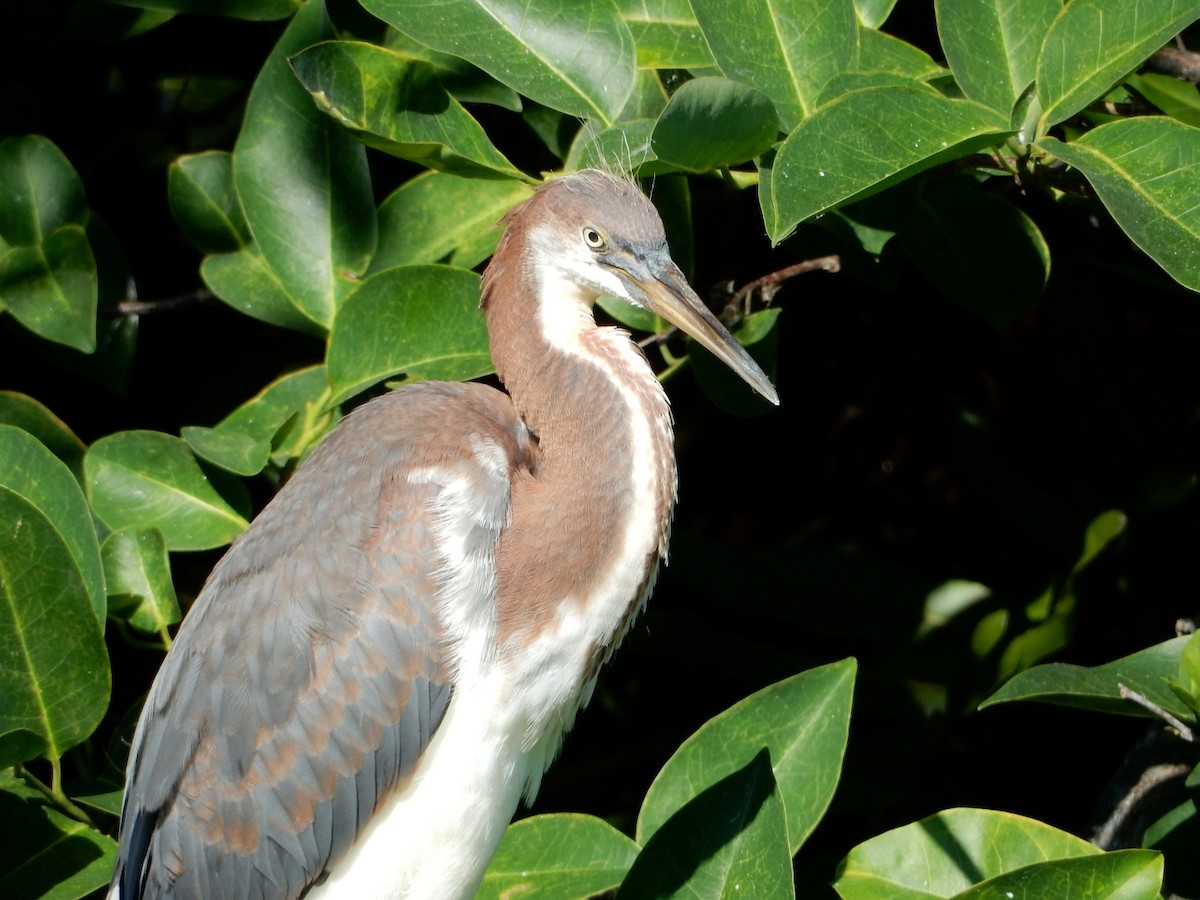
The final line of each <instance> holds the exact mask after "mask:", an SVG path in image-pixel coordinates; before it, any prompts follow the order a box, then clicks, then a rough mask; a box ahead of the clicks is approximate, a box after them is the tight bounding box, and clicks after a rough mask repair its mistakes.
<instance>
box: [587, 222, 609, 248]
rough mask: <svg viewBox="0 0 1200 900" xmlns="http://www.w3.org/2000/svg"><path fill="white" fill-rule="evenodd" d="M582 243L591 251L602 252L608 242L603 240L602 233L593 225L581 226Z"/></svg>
mask: <svg viewBox="0 0 1200 900" xmlns="http://www.w3.org/2000/svg"><path fill="white" fill-rule="evenodd" d="M582 234H583V242H584V243H585V244H587V245H588V246H589V247H591V248H592V249H593V250H603V249H604V248H605V247H607V246H608V241H607V240H605V237H604V232H602V231H601V230H600V229H599V228H597V227H595V226H594V225H584V226H583V231H582Z"/></svg>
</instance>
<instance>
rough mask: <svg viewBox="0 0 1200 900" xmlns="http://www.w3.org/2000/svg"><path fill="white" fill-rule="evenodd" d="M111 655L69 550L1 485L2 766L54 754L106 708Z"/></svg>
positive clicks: (73, 741) (45, 523) (85, 731)
mask: <svg viewBox="0 0 1200 900" xmlns="http://www.w3.org/2000/svg"><path fill="white" fill-rule="evenodd" d="M109 688H110V677H109V667H108V653H107V651H106V650H105V646H104V637H103V633H102V630H101V625H100V623H99V622H98V621H97V620H96V612H95V610H94V609H93V607H92V604H91V601H90V600H89V599H88V595H87V589H86V588H85V587H84V584H83V579H82V578H81V577H80V574H79V568H78V566H76V564H75V560H74V559H73V557H72V556H71V552H70V551H69V550H68V549H67V546H66V544H64V543H63V541H62V538H61V537H59V534H58V532H57V531H55V529H54V527H53V526H52V525H51V524H50V522H49V520H48V519H47V518H46V517H45V516H44V515H42V514H41V513H40V512H39V511H38V510H37V509H36V508H35V507H34V506H33V504H31V503H30V502H29V501H27V500H26V499H24V498H23V497H21V496H20V495H18V494H16V493H14V492H13V491H11V490H9V489H8V488H5V487H0V697H3V698H4V703H2V704H0V769H3V768H4V767H6V766H11V765H13V764H14V763H19V762H23V761H25V760H28V759H32V758H33V757H35V756H47V757H49V758H54V759H57V758H58V757H61V756H62V754H63V753H64V752H66V751H67V750H69V749H70V748H71V747H73V746H75V745H76V744H78V743H79V742H80V741H82V740H83V739H84V738H86V737H88V735H90V734H91V733H92V731H93V729H95V727H96V726H97V725H98V724H99V723H100V719H101V717H102V716H103V715H104V710H105V709H106V708H107V706H108V694H109Z"/></svg>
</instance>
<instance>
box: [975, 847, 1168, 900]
mask: <svg viewBox="0 0 1200 900" xmlns="http://www.w3.org/2000/svg"><path fill="white" fill-rule="evenodd" d="M1162 877H1163V858H1162V854H1159V853H1155V852H1154V851H1152V850H1116V851H1113V852H1112V853H1100V854H1096V855H1093V856H1080V857H1076V858H1073V859H1056V860H1053V861H1052V862H1044V863H1034V864H1033V865H1030V866H1025V867H1024V868H1021V869H1017V870H1016V871H1014V872H1007V873H1005V874H1004V875H998V876H997V877H995V878H989V879H988V880H987V881H985V882H983V883H982V884H979V885H976V886H975V887H973V888H969V889H968V890H965V891H963V892H962V893H961V894H956V895H955V898H954V900H1012V898H1014V897H1020V898H1021V900H1061V898H1065V897H1069V898H1070V900H1156V898H1157V897H1158V896H1159V893H1158V892H1159V889H1160V888H1161V887H1162Z"/></svg>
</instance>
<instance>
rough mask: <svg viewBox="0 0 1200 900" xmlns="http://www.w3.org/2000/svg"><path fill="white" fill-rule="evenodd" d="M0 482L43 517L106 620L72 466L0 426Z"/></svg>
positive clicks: (94, 545) (95, 552) (87, 514)
mask: <svg viewBox="0 0 1200 900" xmlns="http://www.w3.org/2000/svg"><path fill="white" fill-rule="evenodd" d="M0 486H3V487H6V488H8V489H9V490H11V491H12V492H13V493H15V494H17V495H18V496H19V497H21V498H23V499H24V500H25V501H27V502H28V503H30V504H31V505H32V506H33V507H34V508H35V509H36V510H37V511H38V512H40V513H41V514H42V515H43V516H45V517H46V521H47V522H48V523H49V524H50V526H51V527H52V528H53V529H54V531H55V533H56V534H57V535H58V537H59V539H60V540H61V541H62V542H63V544H64V545H65V546H66V547H67V550H68V551H69V552H70V554H71V558H72V560H73V561H74V563H75V566H76V568H78V570H79V574H80V577H81V578H82V579H83V585H84V588H85V590H86V591H87V594H88V597H89V599H90V601H91V605H92V609H93V611H94V612H95V614H96V621H97V622H101V623H102V622H103V621H104V608H105V607H104V593H105V591H104V569H103V567H102V566H101V564H100V542H99V541H98V540H97V538H96V529H95V527H94V526H93V525H92V515H91V511H90V510H89V509H88V505H87V500H85V499H84V496H83V491H82V490H81V489H80V487H79V483H78V482H77V481H76V480H75V476H74V475H72V474H71V471H70V469H68V468H67V467H66V465H65V464H64V463H63V462H62V461H60V460H59V459H58V458H57V457H56V456H54V454H53V453H51V452H50V451H49V450H48V449H47V448H46V447H45V446H43V445H42V443H41V442H40V441H39V440H37V438H35V437H33V436H32V435H30V434H29V433H27V432H25V431H22V430H21V429H19V428H15V427H13V426H12V425H0Z"/></svg>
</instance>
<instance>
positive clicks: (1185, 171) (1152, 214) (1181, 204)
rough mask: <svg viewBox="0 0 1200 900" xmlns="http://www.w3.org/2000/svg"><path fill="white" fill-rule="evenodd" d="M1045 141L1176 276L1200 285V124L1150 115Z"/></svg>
mask: <svg viewBox="0 0 1200 900" xmlns="http://www.w3.org/2000/svg"><path fill="white" fill-rule="evenodd" d="M1040 146H1041V147H1042V148H1043V149H1045V150H1046V151H1047V152H1049V153H1052V154H1054V155H1055V156H1057V157H1058V158H1059V159H1061V160H1063V161H1064V162H1067V163H1070V164H1071V165H1072V166H1074V167H1075V168H1076V169H1078V170H1079V171H1080V172H1082V173H1083V174H1084V175H1085V176H1086V177H1087V179H1088V181H1089V182H1091V184H1092V187H1094V188H1095V189H1096V193H1097V195H1099V197H1100V199H1101V200H1102V201H1103V202H1104V205H1105V206H1106V207H1108V211H1109V212H1110V213H1112V216H1113V218H1114V219H1116V221H1117V224H1118V225H1120V226H1121V228H1122V230H1123V231H1124V232H1125V233H1126V234H1127V235H1129V237H1130V238H1131V239H1132V240H1133V242H1134V243H1135V244H1137V245H1138V246H1139V247H1141V248H1142V250H1144V251H1145V252H1146V253H1147V254H1148V255H1149V256H1150V257H1151V258H1152V259H1153V260H1154V261H1155V262H1157V263H1158V264H1159V265H1160V266H1162V267H1163V269H1165V270H1166V272H1167V274H1168V275H1170V276H1171V277H1172V278H1174V279H1175V280H1176V281H1178V282H1179V283H1180V284H1182V285H1184V286H1185V287H1188V288H1191V289H1192V290H1193V291H1200V205H1197V203H1196V180H1197V178H1200V128H1192V127H1190V126H1188V125H1184V124H1182V123H1181V122H1177V121H1175V120H1174V119H1168V118H1163V117H1158V116H1146V117H1143V118H1138V119H1125V120H1122V121H1119V122H1113V123H1111V124H1108V125H1102V126H1100V127H1099V128H1096V129H1093V130H1092V131H1089V132H1088V133H1086V134H1084V135H1083V136H1081V137H1080V138H1078V139H1076V140H1073V141H1071V142H1070V143H1069V144H1064V143H1062V142H1061V141H1056V140H1054V139H1053V138H1047V139H1045V140H1044V141H1042V142H1041V144H1040Z"/></svg>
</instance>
